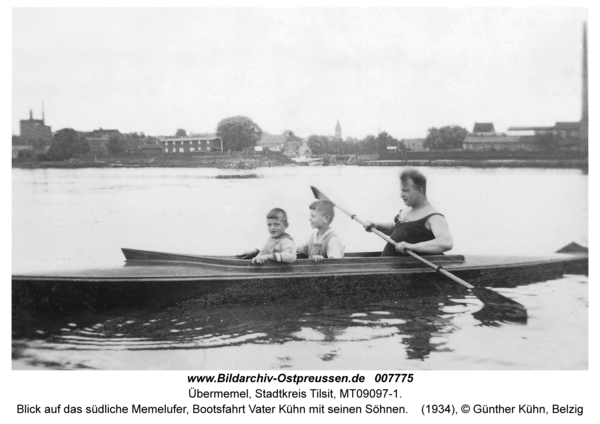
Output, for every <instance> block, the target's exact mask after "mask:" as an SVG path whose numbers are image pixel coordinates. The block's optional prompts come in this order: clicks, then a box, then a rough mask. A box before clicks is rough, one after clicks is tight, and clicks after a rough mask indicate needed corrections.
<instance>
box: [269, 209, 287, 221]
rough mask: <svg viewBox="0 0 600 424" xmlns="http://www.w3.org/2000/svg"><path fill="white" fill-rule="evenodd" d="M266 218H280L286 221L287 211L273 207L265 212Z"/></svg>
mask: <svg viewBox="0 0 600 424" xmlns="http://www.w3.org/2000/svg"><path fill="white" fill-rule="evenodd" d="M267 219H281V220H282V221H283V222H285V223H287V213H285V211H284V210H283V209H281V208H273V209H271V210H270V211H269V213H268V214H267Z"/></svg>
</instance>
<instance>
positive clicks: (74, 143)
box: [46, 128, 90, 160]
mask: <svg viewBox="0 0 600 424" xmlns="http://www.w3.org/2000/svg"><path fill="white" fill-rule="evenodd" d="M89 151H90V145H89V143H88V142H87V140H86V139H85V138H84V137H83V136H82V135H80V134H79V133H78V132H77V131H75V130H74V129H72V128H63V129H62V130H58V131H56V132H55V133H54V135H53V136H52V144H51V145H50V148H49V149H48V153H47V154H46V156H47V157H48V158H49V159H50V160H67V159H70V158H72V157H73V156H76V155H80V154H84V153H88V152H89Z"/></svg>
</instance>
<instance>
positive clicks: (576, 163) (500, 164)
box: [359, 159, 588, 171]
mask: <svg viewBox="0 0 600 424" xmlns="http://www.w3.org/2000/svg"><path fill="white" fill-rule="evenodd" d="M359 165H360V166H411V167H419V166H446V167H466V168H576V169H582V170H586V171H587V169H588V160H587V159H537V160H533V159H530V160H524V159H492V160H465V159H463V160H448V159H446V160H444V159H438V160H374V161H365V162H361V163H359Z"/></svg>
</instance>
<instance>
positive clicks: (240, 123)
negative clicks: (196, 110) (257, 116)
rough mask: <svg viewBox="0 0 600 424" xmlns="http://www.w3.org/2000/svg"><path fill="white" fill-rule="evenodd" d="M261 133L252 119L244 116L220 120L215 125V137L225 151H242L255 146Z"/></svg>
mask: <svg viewBox="0 0 600 424" xmlns="http://www.w3.org/2000/svg"><path fill="white" fill-rule="evenodd" d="M262 134H263V131H262V129H261V128H260V127H259V126H258V124H256V123H255V122H254V121H253V120H252V119H250V118H248V117H246V116H232V117H230V118H225V119H222V120H221V122H219V125H217V137H219V138H220V139H221V140H222V141H223V148H224V149H227V150H233V151H236V150H243V149H247V148H252V147H254V146H256V143H258V141H259V140H260V138H261V137H262Z"/></svg>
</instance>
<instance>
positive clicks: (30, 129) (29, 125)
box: [20, 110, 52, 144]
mask: <svg viewBox="0 0 600 424" xmlns="http://www.w3.org/2000/svg"><path fill="white" fill-rule="evenodd" d="M20 129H21V139H22V140H23V141H25V142H27V143H34V142H39V141H42V142H44V143H47V144H50V143H51V142H52V128H50V127H49V126H48V125H46V124H45V123H44V112H42V119H33V111H31V110H30V111H29V119H22V120H21V121H20Z"/></svg>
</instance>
